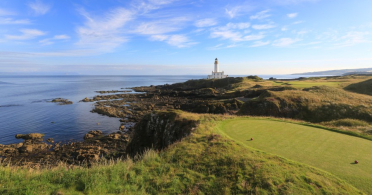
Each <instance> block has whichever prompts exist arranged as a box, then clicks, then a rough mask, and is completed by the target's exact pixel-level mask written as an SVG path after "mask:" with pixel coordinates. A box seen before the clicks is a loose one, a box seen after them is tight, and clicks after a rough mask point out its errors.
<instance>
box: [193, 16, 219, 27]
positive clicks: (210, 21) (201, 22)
mask: <svg viewBox="0 0 372 195" xmlns="http://www.w3.org/2000/svg"><path fill="white" fill-rule="evenodd" d="M216 24H217V21H216V19H214V18H206V19H201V20H198V21H196V22H195V26H196V27H198V28H203V27H209V26H214V25H216Z"/></svg>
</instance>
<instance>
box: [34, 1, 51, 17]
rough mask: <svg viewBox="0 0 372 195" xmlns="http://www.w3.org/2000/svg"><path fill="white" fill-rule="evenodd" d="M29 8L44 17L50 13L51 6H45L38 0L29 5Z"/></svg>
mask: <svg viewBox="0 0 372 195" xmlns="http://www.w3.org/2000/svg"><path fill="white" fill-rule="evenodd" d="M28 6H29V7H30V8H31V9H32V10H33V11H34V13H35V14H36V15H44V14H46V13H48V11H49V10H50V8H51V6H50V5H47V4H44V3H43V2H42V1H41V0H36V1H34V2H31V3H29V4H28Z"/></svg>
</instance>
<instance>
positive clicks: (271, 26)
mask: <svg viewBox="0 0 372 195" xmlns="http://www.w3.org/2000/svg"><path fill="white" fill-rule="evenodd" d="M275 27H276V26H275V25H272V24H256V25H253V26H252V28H253V29H256V30H265V29H270V28H275Z"/></svg>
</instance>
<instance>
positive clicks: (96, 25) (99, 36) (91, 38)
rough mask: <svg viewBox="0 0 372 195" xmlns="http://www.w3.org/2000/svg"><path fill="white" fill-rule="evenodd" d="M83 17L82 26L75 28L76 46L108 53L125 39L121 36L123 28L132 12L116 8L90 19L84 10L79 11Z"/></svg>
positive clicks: (131, 17) (131, 16)
mask: <svg viewBox="0 0 372 195" xmlns="http://www.w3.org/2000/svg"><path fill="white" fill-rule="evenodd" d="M79 12H80V14H81V15H82V16H84V17H85V19H86V22H85V24H84V26H80V27H78V28H77V30H76V32H77V34H78V36H79V38H80V39H79V41H78V42H77V45H79V46H81V47H88V48H92V47H93V48H95V49H98V50H101V51H105V52H109V51H111V50H112V49H114V48H116V47H117V46H119V45H121V44H122V43H124V42H126V41H127V39H126V38H125V37H124V36H123V27H124V25H125V24H127V22H128V21H130V20H132V19H133V17H134V16H133V12H131V11H129V10H127V9H124V8H116V9H113V10H111V11H109V12H108V13H106V14H103V15H100V16H99V17H92V16H91V15H90V14H89V13H87V12H86V11H85V10H80V11H79Z"/></svg>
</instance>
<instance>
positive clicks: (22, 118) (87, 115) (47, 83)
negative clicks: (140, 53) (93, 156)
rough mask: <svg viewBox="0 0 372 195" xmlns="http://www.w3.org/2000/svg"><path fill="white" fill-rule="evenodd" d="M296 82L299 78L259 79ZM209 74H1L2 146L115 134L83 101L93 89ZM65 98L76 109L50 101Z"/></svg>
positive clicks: (110, 122) (112, 122) (115, 122)
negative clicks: (25, 139) (23, 137)
mask: <svg viewBox="0 0 372 195" xmlns="http://www.w3.org/2000/svg"><path fill="white" fill-rule="evenodd" d="M261 76H262V77H263V78H266V79H267V78H269V77H271V76H273V77H275V78H298V77H299V76H300V75H261ZM205 77H206V76H200V75H198V76H194V75H193V76H190V75H189V76H0V90H1V93H0V144H10V143H17V142H19V140H16V139H15V137H14V136H15V134H18V133H21V134H26V133H35V132H37V133H44V134H45V138H54V140H55V141H67V140H71V139H73V140H82V138H83V136H84V134H86V133H87V132H88V131H90V130H97V129H99V130H101V131H103V132H104V133H111V132H115V131H117V130H118V128H119V125H120V122H119V119H117V118H110V117H107V116H102V115H99V114H96V113H91V112H90V110H92V108H93V103H85V102H79V101H80V100H82V99H84V98H85V97H89V98H91V97H93V96H95V95H98V94H97V93H95V91H108V90H121V88H127V87H135V86H148V85H161V84H166V83H168V84H172V83H177V82H184V81H186V80H189V79H201V78H205ZM59 97H61V98H66V99H69V100H71V101H73V102H74V103H73V104H72V105H57V104H55V103H51V102H48V101H50V100H52V99H54V98H59Z"/></svg>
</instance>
